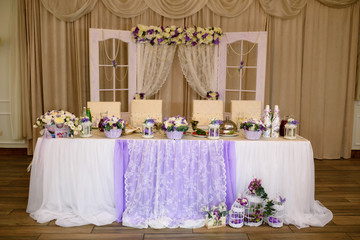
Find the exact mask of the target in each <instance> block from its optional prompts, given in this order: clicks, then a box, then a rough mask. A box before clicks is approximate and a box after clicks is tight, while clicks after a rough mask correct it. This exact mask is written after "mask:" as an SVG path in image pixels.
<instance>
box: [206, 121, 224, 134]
mask: <svg viewBox="0 0 360 240" xmlns="http://www.w3.org/2000/svg"><path fill="white" fill-rule="evenodd" d="M220 124H223V122H222V121H220V120H217V119H216V118H213V119H211V122H210V124H209V136H208V138H209V139H219V138H220V134H219V133H220Z"/></svg>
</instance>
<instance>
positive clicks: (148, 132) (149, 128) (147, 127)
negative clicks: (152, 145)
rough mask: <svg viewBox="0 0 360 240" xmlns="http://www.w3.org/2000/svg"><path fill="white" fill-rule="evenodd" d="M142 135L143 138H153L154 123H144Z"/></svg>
mask: <svg viewBox="0 0 360 240" xmlns="http://www.w3.org/2000/svg"><path fill="white" fill-rule="evenodd" d="M142 137H143V138H153V137H154V123H143V125H142Z"/></svg>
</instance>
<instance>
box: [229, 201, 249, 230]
mask: <svg viewBox="0 0 360 240" xmlns="http://www.w3.org/2000/svg"><path fill="white" fill-rule="evenodd" d="M240 201H241V199H240V198H239V199H237V200H236V201H235V202H234V203H233V205H232V206H231V210H230V212H229V225H230V226H231V227H233V228H241V227H242V226H244V213H245V206H243V205H241V203H240Z"/></svg>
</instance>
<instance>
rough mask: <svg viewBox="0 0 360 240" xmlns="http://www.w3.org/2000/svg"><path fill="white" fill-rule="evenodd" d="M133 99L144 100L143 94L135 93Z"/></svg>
mask: <svg viewBox="0 0 360 240" xmlns="http://www.w3.org/2000/svg"><path fill="white" fill-rule="evenodd" d="M133 99H135V100H144V99H146V97H145V93H135V95H134V98H133Z"/></svg>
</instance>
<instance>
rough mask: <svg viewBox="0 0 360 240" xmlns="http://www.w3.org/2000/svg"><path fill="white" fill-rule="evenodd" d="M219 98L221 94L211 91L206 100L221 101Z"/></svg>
mask: <svg viewBox="0 0 360 240" xmlns="http://www.w3.org/2000/svg"><path fill="white" fill-rule="evenodd" d="M219 96H220V94H219V93H218V92H215V91H209V92H207V93H206V98H207V99H208V100H219Z"/></svg>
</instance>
